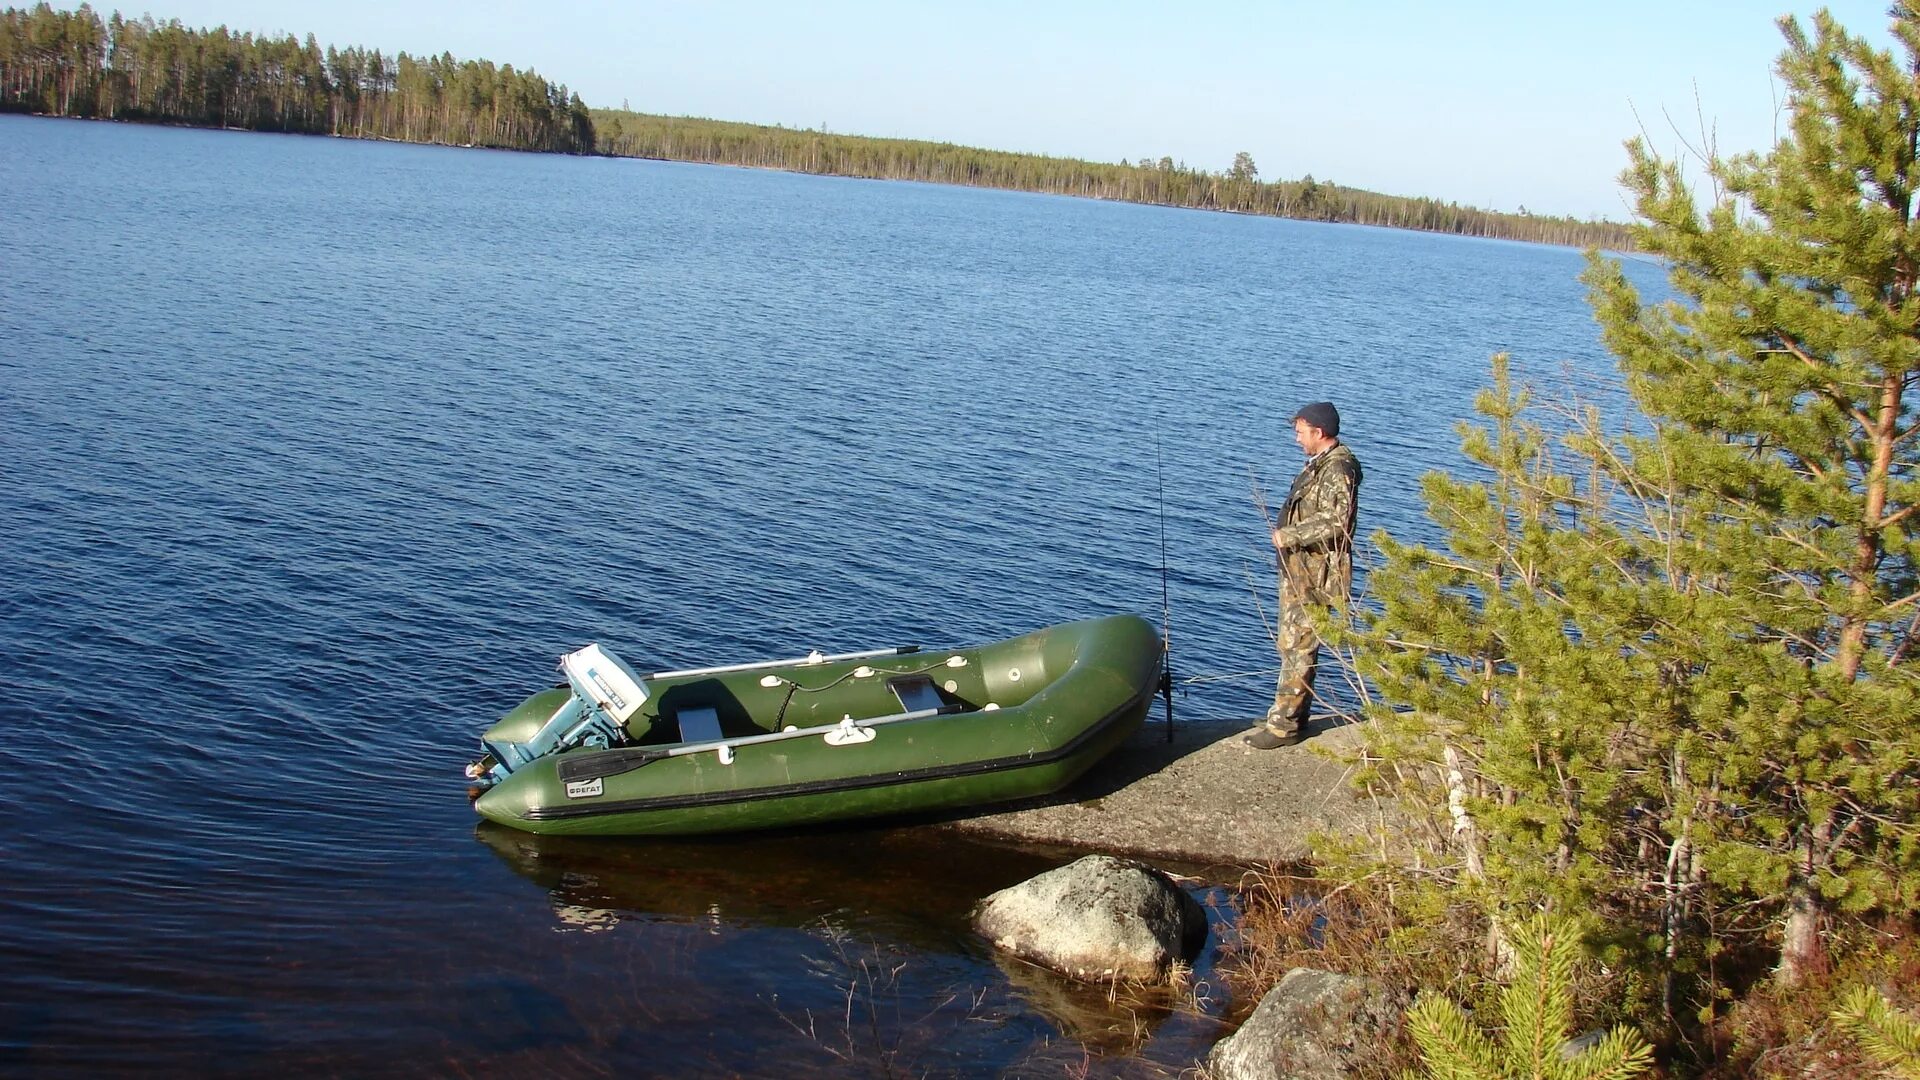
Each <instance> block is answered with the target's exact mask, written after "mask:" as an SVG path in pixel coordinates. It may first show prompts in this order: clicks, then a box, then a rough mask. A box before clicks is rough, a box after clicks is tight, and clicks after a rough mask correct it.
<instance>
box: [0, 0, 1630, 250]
mask: <svg viewBox="0 0 1920 1080" xmlns="http://www.w3.org/2000/svg"><path fill="white" fill-rule="evenodd" d="M0 112H25V113H34V114H38V115H45V116H67V117H82V118H88V119H103V120H129V121H139V122H146V123H160V124H185V125H192V126H200V127H221V128H239V129H244V130H249V131H279V132H294V133H300V134H310V135H338V136H344V137H348V138H362V139H394V140H399V141H404V142H420V143H437V144H443V145H452V146H485V147H495V148H501V149H513V150H533V151H543V152H549V153H568V154H592V153H600V154H607V155H612V156H620V157H640V158H657V159H663V160H670V161H695V162H705V163H710V164H718V165H745V166H752V167H758V168H772V169H783V170H788V171H793V172H807V173H816V174H821V175H830V176H860V177H868V178H874V179H888V180H920V181H927V182H931V183H941V184H960V185H966V186H973V187H993V188H1007V189H1012V190H1019V191H1037V192H1046V193H1050V194H1057V195H1074V196H1081V197H1086V198H1096V199H1112V200H1118V201H1124V202H1137V203H1150V204H1154V205H1159V206H1179V207H1191V208H1194V209H1204V210H1226V211H1232V212H1236V213H1245V214H1263V215H1270V216H1274V217H1287V218H1298V219H1303V220H1309V221H1328V222H1345V223H1351V224H1360V225H1381V226H1387V227H1391V228H1401V229H1419V230H1423V231H1428V232H1441V233H1454V234H1457V235H1463V236H1483V237H1496V238H1501V239H1509V240H1525V241H1533V242H1539V243H1551V244H1569V245H1574V246H1583V247H1584V246H1598V247H1606V248H1614V249H1630V248H1631V247H1632V246H1633V240H1632V237H1631V235H1630V233H1629V232H1628V230H1627V228H1626V226H1624V225H1620V224H1615V223H1613V222H1608V221H1581V220H1578V219H1576V218H1571V217H1553V216H1545V215H1535V214H1527V213H1525V212H1522V213H1518V214H1509V213H1500V212H1496V211H1491V210H1480V209H1476V208H1474V207H1471V206H1461V205H1460V204H1458V203H1453V202H1444V201H1441V200H1437V199H1427V198H1409V197H1405V196H1397V195H1383V194H1380V193H1378V192H1373V191H1366V190H1363V189H1360V188H1352V187H1344V186H1342V185H1339V184H1335V183H1332V182H1331V181H1324V180H1319V181H1317V180H1315V179H1314V178H1313V176H1312V175H1307V176H1305V177H1302V178H1301V179H1299V180H1276V181H1262V180H1261V179H1260V177H1259V172H1258V169H1257V167H1256V166H1255V165H1254V163H1253V160H1252V158H1251V157H1250V156H1249V155H1247V154H1245V153H1242V154H1239V155H1238V156H1237V157H1236V158H1235V159H1234V161H1233V163H1232V165H1231V166H1230V167H1229V168H1228V169H1226V170H1224V171H1221V172H1211V171H1208V170H1206V169H1203V168H1198V167H1194V166H1190V165H1187V164H1186V163H1184V162H1181V163H1177V164H1176V163H1175V162H1174V160H1173V159H1172V158H1170V157H1164V156H1162V157H1159V158H1154V157H1151V156H1146V157H1142V158H1141V159H1140V160H1139V161H1138V162H1133V163H1129V162H1127V161H1121V162H1120V163H1119V164H1117V165H1116V164H1108V163H1105V162H1095V161H1082V160H1078V159H1073V158H1056V157H1048V156H1044V155H1039V154H1017V153H1009V152H1006V151H999V150H983V149H979V148H976V147H967V146H955V145H952V144H950V143H937V142H928V141H923V140H908V139H883V138H869V137H865V136H858V135H842V134H833V133H828V132H826V131H824V130H821V131H814V130H806V129H796V128H786V127H777V126H765V125H757V124H743V123H734V122H729V121H723V120H707V119H696V118H688V117H668V116H655V115H649V114H646V113H636V112H631V111H628V110H625V109H621V110H610V109H589V108H588V106H587V105H586V103H584V102H583V101H581V99H580V95H579V94H577V93H571V92H569V91H568V89H567V87H566V86H565V85H564V84H559V83H550V82H548V81H547V80H546V79H544V78H542V77H541V76H539V75H537V74H535V73H534V72H533V71H531V70H521V69H516V68H514V66H513V65H511V64H500V65H496V64H494V63H493V62H492V61H490V60H459V59H456V58H454V57H453V56H451V55H449V54H446V53H442V54H440V55H439V56H419V57H416V56H412V55H409V54H407V53H405V52H399V53H393V54H391V55H389V54H385V53H382V52H381V51H380V50H379V49H368V48H364V47H360V46H348V47H343V48H336V47H335V46H333V45H328V46H325V47H324V48H323V47H322V46H321V45H320V43H319V42H317V41H315V40H314V37H313V35H312V34H308V35H307V36H306V38H305V39H304V40H302V39H299V38H296V37H295V36H294V35H292V34H285V35H283V36H280V37H274V36H271V35H266V34H261V35H255V34H253V33H251V32H247V33H234V32H232V31H230V30H228V29H227V28H226V27H224V26H220V27H215V28H214V29H212V30H195V29H190V28H187V27H184V26H182V25H181V24H180V22H179V20H177V19H169V20H167V21H165V22H156V21H155V20H154V19H153V18H152V17H151V16H142V17H141V18H139V19H125V18H122V17H121V16H120V14H119V13H118V12H115V13H114V14H113V15H111V16H109V17H108V18H106V19H104V20H103V19H102V18H101V17H100V15H99V14H98V13H97V12H96V11H94V10H93V8H92V7H91V6H89V5H87V4H82V5H80V7H79V8H77V9H75V10H73V11H70V12H69V11H59V10H55V9H54V8H53V7H52V6H51V5H49V4H45V3H42V4H39V5H37V6H35V7H33V8H32V9H30V10H29V9H22V8H7V9H5V10H4V11H0Z"/></svg>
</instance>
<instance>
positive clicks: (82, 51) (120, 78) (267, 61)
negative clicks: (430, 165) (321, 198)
mask: <svg viewBox="0 0 1920 1080" xmlns="http://www.w3.org/2000/svg"><path fill="white" fill-rule="evenodd" d="M0 112H30V113H38V114H42V115H49V116H70V117H82V118H88V119H103V120H133V121H142V122H148V123H161V124H188V125H193V126H198V127H220V128H240V129H244V130H248V131H279V132H295V133H300V134H308V135H342V136H348V137H352V138H362V139H395V140H399V141H403V142H421V143H443V144H449V145H456V146H488V147H497V148H502V149H513V150H538V151H546V152H553V153H570V154H585V153H592V152H593V146H594V141H593V121H592V119H591V118H590V117H589V116H588V113H587V107H586V104H585V103H584V102H582V101H581V100H580V95H578V94H574V93H569V92H568V90H567V88H566V87H565V86H564V85H561V84H557V83H550V82H548V81H547V80H545V79H543V78H541V77H540V76H539V75H537V74H535V73H534V72H532V71H530V70H519V71H516V70H515V69H514V67H513V65H511V64H505V65H500V66H495V65H494V64H493V63H492V62H491V61H487V60H456V59H454V57H453V56H451V55H449V54H446V53H442V54H441V55H439V56H424V57H414V56H410V55H408V54H407V53H404V52H402V53H395V54H393V55H391V56H389V55H385V54H383V53H381V52H380V50H378V49H363V48H358V47H349V48H344V49H337V48H335V47H333V46H331V45H329V46H327V47H326V48H325V49H324V50H322V49H321V47H320V44H319V42H317V41H315V40H314V37H313V35H312V34H308V35H307V36H306V40H304V41H301V40H299V39H296V38H295V37H294V36H293V35H292V34H287V35H285V36H283V37H271V36H267V35H261V36H258V37H256V36H254V35H253V34H251V33H241V34H236V33H232V32H230V31H229V30H228V29H227V28H226V27H224V26H219V27H215V28H214V29H212V30H193V29H188V28H187V27H184V26H181V25H180V22H179V20H177V19H169V20H167V21H166V22H155V21H154V19H153V17H152V16H143V17H141V18H139V19H133V20H128V19H123V18H121V17H120V14H119V12H115V13H114V14H113V15H112V16H111V17H110V18H108V19H106V20H105V21H102V20H101V18H100V16H99V15H98V14H97V13H96V12H94V10H93V9H92V8H91V7H89V6H88V5H85V4H82V5H81V6H80V7H79V8H78V9H77V10H75V11H71V12H63V11H55V10H54V9H53V8H52V7H50V6H49V5H47V4H40V5H38V6H36V7H35V8H33V9H32V10H31V11H25V10H21V9H19V8H8V9H6V10H5V11H4V12H0Z"/></svg>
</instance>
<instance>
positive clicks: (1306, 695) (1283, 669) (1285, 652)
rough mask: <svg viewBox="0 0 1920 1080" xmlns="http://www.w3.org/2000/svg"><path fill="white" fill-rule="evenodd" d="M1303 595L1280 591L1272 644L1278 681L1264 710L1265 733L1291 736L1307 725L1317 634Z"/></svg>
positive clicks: (1316, 661)
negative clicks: (1277, 655) (1276, 631)
mask: <svg viewBox="0 0 1920 1080" xmlns="http://www.w3.org/2000/svg"><path fill="white" fill-rule="evenodd" d="M1314 606H1315V605H1313V604H1311V602H1310V601H1308V600H1307V598H1306V597H1304V596H1297V595H1289V590H1288V589H1287V588H1285V587H1284V586H1282V587H1281V589H1280V625H1279V635H1278V637H1277V638H1276V639H1275V641H1274V644H1275V646H1276V647H1277V649H1278V650H1279V653H1280V679H1279V683H1278V685H1277V686H1275V687H1274V691H1273V704H1272V705H1271V706H1269V707H1268V708H1267V716H1266V721H1265V723H1266V726H1267V730H1268V731H1271V732H1273V733H1274V734H1276V735H1292V734H1293V733H1295V732H1297V731H1299V730H1300V729H1301V728H1304V727H1306V725H1307V714H1308V713H1309V712H1310V711H1311V710H1312V706H1313V670H1314V667H1315V666H1316V665H1317V664H1318V662H1319V659H1320V635H1319V634H1317V633H1316V632H1315V631H1314V629H1313V615H1312V612H1313V608H1314Z"/></svg>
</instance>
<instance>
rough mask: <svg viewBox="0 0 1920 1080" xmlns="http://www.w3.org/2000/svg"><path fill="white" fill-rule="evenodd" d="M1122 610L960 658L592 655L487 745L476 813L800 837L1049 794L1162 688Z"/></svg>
mask: <svg viewBox="0 0 1920 1080" xmlns="http://www.w3.org/2000/svg"><path fill="white" fill-rule="evenodd" d="M1162 656H1163V652H1162V647H1161V643H1160V638H1159V635H1158V634H1157V633H1156V632H1155V630H1154V628H1153V626H1152V625H1151V624H1150V623H1148V622H1146V621H1145V620H1144V619H1141V618H1139V617H1138V616H1134V615H1115V616H1109V617H1107V618H1100V619H1088V620H1085V621H1082V622H1072V623H1064V624H1062V625H1059V626H1051V627H1048V628H1046V629H1044V630H1036V631H1034V632H1033V633H1030V634H1024V635H1022V636H1020V637H1016V638H1011V639H1008V640H1006V641H1000V642H995V643H993V644H990V645H980V646H976V647H972V648H964V649H949V650H939V651H928V650H922V649H920V648H918V647H907V648H899V649H885V650H879V651H874V652H864V653H848V654H843V655H839V656H821V655H819V654H818V653H815V654H813V655H810V656H807V657H803V658H800V659H796V660H779V661H771V662H767V663H758V664H735V665H731V666H727V667H717V668H702V669H698V670H690V671H663V672H659V673H656V674H652V675H647V676H644V677H643V676H640V675H638V674H636V673H635V672H634V670H633V669H632V668H630V667H628V666H627V665H626V664H625V663H623V662H621V661H620V659H619V658H618V657H616V656H614V655H613V653H611V652H609V651H608V650H606V649H604V648H602V647H600V646H598V645H589V646H587V647H586V648H584V649H581V650H579V651H577V652H573V653H569V654H567V655H566V656H564V657H562V658H561V661H560V668H561V670H562V671H563V672H564V673H565V674H566V680H567V681H566V682H565V683H562V684H561V685H559V686H557V687H555V688H554V689H551V690H546V691H543V692H541V693H538V694H535V695H533V696H532V697H530V698H528V699H527V700H526V701H524V702H522V703H521V704H520V706H519V707H518V708H516V709H514V710H513V711H512V712H510V713H508V714H507V715H506V716H505V717H504V718H503V719H501V720H500V722H499V723H496V724H495V725H493V727H492V728H491V729H489V730H488V731H487V733H486V734H485V735H484V736H482V738H481V742H482V745H483V747H484V748H485V750H486V754H485V756H484V757H482V758H481V759H480V760H478V761H475V762H474V763H472V764H471V765H469V766H467V778H468V780H469V781H471V782H472V784H473V785H474V787H475V788H477V789H479V797H478V798H477V799H476V800H475V802H474V807H475V809H477V810H478V811H479V812H480V813H481V814H483V815H484V816H486V817H487V818H489V819H491V820H493V821H497V822H500V823H501V824H503V825H510V826H512V827H514V828H516V829H524V830H526V831H528V832H535V833H571V834H590V835H664V834H675V833H680V834H687V833H718V832H735V831H740V830H747V829H774V828H792V827H797V826H805V825H812V824H816V823H820V822H828V821H839V820H844V819H848V818H859V817H872V816H876V815H890V814H905V813H916V812H922V811H929V810H947V809H953V808H956V807H967V806H976V805H981V804H985V803H994V802H1002V801H1005V800H1009V799H1020V798H1026V797H1029V796H1034V795H1044V794H1046V793H1048V792H1052V791H1056V790H1058V789H1059V788H1061V787H1062V786H1064V785H1066V784H1067V783H1069V782H1070V781H1072V780H1073V779H1074V778H1075V777H1077V776H1079V775H1080V774H1081V773H1082V772H1085V771H1086V769H1087V767H1088V766H1090V765H1092V764H1093V763H1094V762H1095V761H1098V760H1099V759H1100V758H1101V757H1103V756H1104V755H1105V754H1106V753H1107V752H1108V751H1110V750H1112V749H1113V748H1114V747H1116V746H1118V745H1119V744H1120V743H1121V742H1122V741H1123V740H1125V739H1126V738H1127V736H1128V735H1130V734H1131V733H1132V732H1133V731H1134V730H1135V729H1137V728H1138V727H1139V726H1140V723H1141V721H1142V720H1143V719H1144V718H1145V717H1146V713H1147V710H1148V708H1149V706H1150V705H1151V704H1152V701H1153V694H1154V691H1155V690H1156V689H1157V688H1158V687H1159V686H1160V682H1161V678H1160V676H1161V667H1162Z"/></svg>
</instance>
